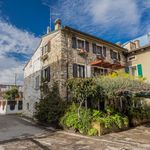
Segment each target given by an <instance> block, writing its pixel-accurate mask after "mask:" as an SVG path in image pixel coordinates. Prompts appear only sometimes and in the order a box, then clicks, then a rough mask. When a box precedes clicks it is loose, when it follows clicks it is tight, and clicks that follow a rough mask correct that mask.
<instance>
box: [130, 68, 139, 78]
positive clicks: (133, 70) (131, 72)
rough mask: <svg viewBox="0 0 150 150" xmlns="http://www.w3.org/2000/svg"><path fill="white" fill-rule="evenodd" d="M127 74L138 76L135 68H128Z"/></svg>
mask: <svg viewBox="0 0 150 150" xmlns="http://www.w3.org/2000/svg"><path fill="white" fill-rule="evenodd" d="M129 73H130V74H131V75H132V76H134V77H136V76H138V72H137V66H130V67H129Z"/></svg>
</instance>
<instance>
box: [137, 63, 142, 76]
mask: <svg viewBox="0 0 150 150" xmlns="http://www.w3.org/2000/svg"><path fill="white" fill-rule="evenodd" d="M137 69H138V76H139V77H143V72H142V65H141V64H138V65H137Z"/></svg>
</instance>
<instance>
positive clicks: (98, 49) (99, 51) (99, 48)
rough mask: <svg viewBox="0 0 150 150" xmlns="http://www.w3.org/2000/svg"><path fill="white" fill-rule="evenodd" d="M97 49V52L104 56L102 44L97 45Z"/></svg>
mask: <svg viewBox="0 0 150 150" xmlns="http://www.w3.org/2000/svg"><path fill="white" fill-rule="evenodd" d="M96 50H97V54H98V55H101V56H102V47H101V46H97V47H96Z"/></svg>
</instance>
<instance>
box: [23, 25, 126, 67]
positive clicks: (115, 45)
mask: <svg viewBox="0 0 150 150" xmlns="http://www.w3.org/2000/svg"><path fill="white" fill-rule="evenodd" d="M60 30H71V31H73V32H77V33H79V34H83V35H85V36H88V37H91V38H94V39H96V40H100V41H102V42H105V43H108V44H109V45H111V46H112V45H113V46H114V47H116V48H119V49H121V50H122V51H123V52H128V51H127V49H125V48H123V47H121V46H119V45H117V44H114V43H112V42H109V41H106V40H103V39H101V38H99V37H96V36H94V35H91V34H88V33H85V32H82V31H79V30H77V29H74V28H71V27H69V26H64V27H62V29H60ZM57 31H58V30H57ZM57 31H52V32H50V33H48V34H45V35H43V36H42V37H41V39H42V38H43V37H45V36H47V35H49V34H53V33H55V32H57ZM41 42H42V40H40V43H39V45H38V47H37V48H36V50H35V51H34V53H35V52H36V51H37V49H38V48H39V46H40V44H41ZM34 53H33V55H34ZM33 55H32V56H33ZM31 58H32V57H31ZM31 58H30V59H31ZM29 61H30V60H28V62H27V63H26V64H25V66H24V68H25V67H26V66H27V65H28V63H29ZM23 70H24V69H23Z"/></svg>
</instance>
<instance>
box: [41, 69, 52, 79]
mask: <svg viewBox="0 0 150 150" xmlns="http://www.w3.org/2000/svg"><path fill="white" fill-rule="evenodd" d="M41 74H42V79H43V80H44V81H48V82H49V81H50V67H47V68H45V69H43V70H42V73H41Z"/></svg>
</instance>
